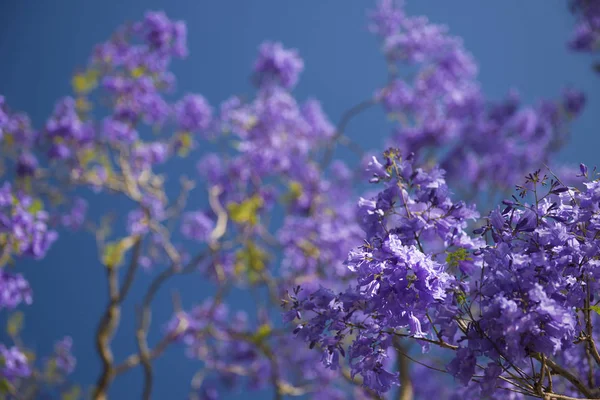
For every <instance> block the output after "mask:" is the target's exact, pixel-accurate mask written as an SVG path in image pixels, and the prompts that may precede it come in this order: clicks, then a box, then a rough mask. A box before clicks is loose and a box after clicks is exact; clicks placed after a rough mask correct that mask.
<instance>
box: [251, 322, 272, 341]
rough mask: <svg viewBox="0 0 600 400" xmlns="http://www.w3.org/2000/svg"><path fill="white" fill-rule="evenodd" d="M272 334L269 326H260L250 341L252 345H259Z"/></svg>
mask: <svg viewBox="0 0 600 400" xmlns="http://www.w3.org/2000/svg"><path fill="white" fill-rule="evenodd" d="M272 332H273V329H272V328H271V325H269V324H262V325H261V326H259V327H258V329H257V330H256V332H255V333H254V335H253V336H252V341H253V342H254V343H261V342H262V341H263V340H265V339H266V338H268V337H269V336H270V335H271V333H272Z"/></svg>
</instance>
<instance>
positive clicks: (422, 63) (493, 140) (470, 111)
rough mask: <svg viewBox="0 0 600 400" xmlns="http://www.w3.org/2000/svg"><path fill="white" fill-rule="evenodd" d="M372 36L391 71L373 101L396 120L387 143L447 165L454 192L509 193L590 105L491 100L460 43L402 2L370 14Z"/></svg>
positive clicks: (578, 97)
mask: <svg viewBox="0 0 600 400" xmlns="http://www.w3.org/2000/svg"><path fill="white" fill-rule="evenodd" d="M371 22H372V23H371V30H372V31H373V32H374V33H376V34H377V35H378V36H379V37H380V38H381V40H382V41H383V51H384V53H385V55H386V58H387V60H388V63H390V65H391V66H393V71H395V70H396V68H402V69H405V70H406V71H407V72H409V73H408V77H405V76H406V75H407V74H404V73H402V74H399V73H395V72H393V73H392V75H391V76H390V83H389V84H388V85H387V86H386V87H384V88H382V89H381V90H379V91H378V92H377V93H376V96H375V99H376V100H377V101H378V102H380V103H381V104H382V105H383V107H384V109H385V111H386V112H387V113H388V114H390V115H391V116H392V117H393V119H394V120H397V121H398V124H397V126H396V127H395V131H394V134H393V135H392V138H391V140H390V141H388V143H389V144H390V145H391V146H395V147H399V148H401V149H402V150H403V151H404V152H405V154H409V153H410V152H414V153H415V154H416V155H417V156H418V157H419V160H420V161H421V162H434V163H436V164H439V165H441V166H442V167H443V168H444V169H445V170H446V171H447V174H448V179H449V181H450V182H451V183H452V185H453V187H455V188H456V189H458V188H461V189H463V190H465V191H466V192H467V194H472V192H473V189H475V190H484V189H491V190H497V189H500V190H507V189H508V188H510V187H511V186H512V185H513V184H514V182H516V181H518V179H519V178H520V177H521V176H523V175H525V174H526V173H527V172H529V171H531V170H535V169H537V168H540V167H542V166H543V165H544V164H546V163H549V162H550V161H551V158H550V157H551V156H552V154H553V153H555V152H556V151H557V150H558V149H559V148H560V146H561V144H562V142H564V139H565V138H566V135H567V132H568V125H567V123H568V121H569V120H570V119H571V118H573V117H574V116H577V115H578V114H579V113H580V111H581V109H582V107H583V105H584V103H585V98H584V97H583V95H582V94H581V93H579V92H576V91H574V90H573V89H568V90H566V92H565V94H564V99H563V100H561V101H558V102H550V101H542V102H540V104H538V105H537V106H521V105H520V101H519V97H518V95H517V93H516V92H511V93H510V95H509V96H508V98H507V99H506V100H505V101H502V102H499V103H491V102H490V101H488V100H487V99H486V98H485V97H484V95H483V93H482V91H481V88H480V85H479V82H478V81H477V66H476V64H475V62H474V60H473V57H472V56H471V54H470V53H468V52H467V51H466V50H465V48H464V47H463V44H462V41H461V40H460V38H457V37H454V36H451V35H449V34H448V29H447V28H446V27H445V26H441V25H436V24H432V23H430V22H429V21H428V20H427V19H426V18H425V17H410V16H407V15H405V13H404V11H403V8H402V4H401V2H395V1H393V0H384V1H381V2H380V3H379V7H378V8H377V9H376V10H375V11H374V12H373V13H372V17H371Z"/></svg>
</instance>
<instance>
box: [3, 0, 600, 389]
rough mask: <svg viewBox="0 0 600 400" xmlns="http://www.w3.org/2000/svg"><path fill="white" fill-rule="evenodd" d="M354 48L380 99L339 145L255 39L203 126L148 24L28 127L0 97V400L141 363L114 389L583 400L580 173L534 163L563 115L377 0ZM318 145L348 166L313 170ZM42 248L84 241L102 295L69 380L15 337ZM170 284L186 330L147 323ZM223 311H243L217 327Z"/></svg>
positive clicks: (587, 266)
mask: <svg viewBox="0 0 600 400" xmlns="http://www.w3.org/2000/svg"><path fill="white" fill-rule="evenodd" d="M571 3H572V4H571V7H572V11H573V13H574V14H575V15H576V16H577V19H578V22H577V26H576V28H575V33H574V36H573V38H571V39H570V41H569V42H568V45H569V46H570V47H571V48H573V49H574V50H579V51H587V52H592V51H597V49H598V48H599V46H600V1H598V0H588V1H585V0H581V1H572V2H571ZM369 28H370V30H371V31H372V32H373V34H375V35H376V36H377V37H378V38H379V39H380V41H381V48H382V52H383V55H384V57H385V60H386V63H387V65H388V71H387V80H386V81H387V83H386V84H385V86H383V87H380V88H374V90H373V94H372V96H371V97H370V98H367V99H366V100H365V101H364V102H362V103H359V104H357V105H355V106H354V107H352V108H350V109H349V110H348V111H347V112H346V113H345V114H344V115H343V116H342V118H341V120H340V121H339V122H338V123H337V124H334V123H332V122H330V120H329V119H328V117H327V115H326V113H325V111H324V110H323V109H322V108H321V106H320V103H319V102H318V100H315V99H312V100H308V101H306V102H304V103H299V102H298V101H297V100H296V99H295V98H294V96H293V93H292V92H293V89H294V87H295V86H296V85H297V84H298V82H299V78H300V75H301V72H302V70H303V68H304V63H303V60H302V58H301V57H300V55H299V53H298V51H297V50H294V49H288V48H285V47H284V46H283V45H282V44H281V43H279V42H271V41H268V42H264V43H263V44H261V45H260V47H259V49H258V56H257V58H256V62H255V64H254V69H253V75H252V76H253V82H254V84H255V86H256V92H255V93H253V94H252V95H249V96H247V97H241V96H233V97H231V98H229V99H228V100H226V101H224V102H223V103H222V104H220V105H219V107H214V106H212V105H210V104H209V102H208V101H207V100H206V99H205V98H204V97H203V96H202V95H200V94H194V93H189V94H185V95H183V96H182V97H180V98H175V96H174V94H173V93H174V88H175V77H174V75H173V74H172V73H171V72H170V66H171V62H172V60H173V59H181V58H185V56H186V54H187V46H186V41H187V38H186V26H185V24H184V23H183V22H180V21H172V20H170V19H169V18H168V17H167V16H166V15H165V14H164V13H162V12H148V13H147V14H146V15H145V16H144V18H143V19H142V20H141V21H140V22H136V23H133V24H128V25H125V26H122V27H121V28H119V29H117V31H116V32H115V33H114V35H113V36H112V37H111V38H110V39H109V40H107V41H106V42H104V43H101V44H99V45H97V46H96V47H95V48H94V50H93V52H92V54H91V56H90V59H89V62H88V63H87V65H85V67H84V68H82V69H80V70H79V72H77V73H76V74H75V76H74V77H73V81H72V86H73V93H72V95H70V96H67V97H65V98H62V99H59V100H58V101H57V102H56V105H55V108H54V111H53V113H52V114H51V115H50V116H49V117H48V118H47V121H46V123H45V124H44V125H43V126H41V127H34V126H32V124H31V122H30V119H29V118H28V116H27V115H26V114H24V113H21V112H16V111H14V110H12V109H11V108H10V107H9V106H8V105H7V104H6V102H5V99H4V98H2V97H0V149H1V151H2V158H1V160H2V164H3V169H2V175H1V177H2V181H3V182H2V183H1V185H0V266H2V270H1V271H0V309H6V310H3V312H5V313H11V315H10V317H9V324H8V334H9V336H10V337H11V339H12V342H11V343H5V344H0V353H1V354H0V360H1V365H0V367H1V368H0V378H1V380H0V393H1V396H3V397H4V398H11V399H12V398H15V399H38V398H62V399H77V398H93V399H107V398H109V397H110V396H109V394H110V390H111V386H112V384H113V383H114V382H115V380H117V379H119V378H120V376H121V375H123V374H124V373H126V372H128V371H130V370H132V369H137V368H139V369H141V370H142V371H143V376H144V379H143V387H141V388H134V389H132V393H134V392H135V393H137V391H139V393H140V394H141V396H142V398H144V399H149V398H151V396H152V389H153V383H154V381H155V380H156V379H160V378H161V377H160V376H155V374H154V370H153V362H154V361H155V360H156V359H158V358H160V357H161V355H163V354H164V352H165V351H167V350H168V349H170V348H171V347H183V348H184V349H185V353H186V356H187V357H190V358H192V359H194V360H197V364H198V371H199V372H198V373H197V374H196V375H195V376H194V377H193V379H192V381H191V383H190V382H186V381H185V380H182V382H173V383H172V384H173V385H188V384H189V385H190V398H192V399H216V398H219V397H221V396H223V395H226V394H227V393H228V392H229V391H232V390H237V389H240V388H243V389H244V390H245V391H248V390H256V391H258V392H259V393H262V394H263V395H264V396H272V397H273V398H275V399H283V398H284V397H294V396H296V397H301V398H314V399H346V398H357V399H380V398H397V399H400V400H410V399H429V398H434V397H436V398H439V399H485V398H489V399H525V398H542V399H544V400H550V399H565V400H568V399H591V398H597V399H600V353H599V350H598V347H597V346H598V344H597V343H598V341H600V325H599V323H598V322H599V320H600V317H599V316H598V314H600V298H599V297H598V295H597V293H598V292H600V178H599V176H598V174H597V173H596V170H595V169H592V168H589V169H588V167H587V166H585V165H583V164H582V165H581V166H580V168H579V169H577V170H573V169H570V168H567V167H564V166H561V165H557V164H556V162H555V160H554V156H555V155H556V153H557V152H558V151H559V150H560V149H561V147H562V146H563V145H564V143H565V142H566V141H567V140H568V136H569V124H570V121H571V120H572V119H573V118H575V117H576V116H577V115H578V114H579V113H580V111H581V110H582V108H583V107H584V105H585V97H584V95H583V94H582V93H580V92H578V91H576V90H574V89H573V88H566V89H565V91H564V93H562V94H561V95H560V97H559V98H558V100H555V101H541V102H539V103H538V104H533V105H526V104H521V102H520V100H519V96H518V94H517V93H516V92H510V93H509V95H508V96H507V98H506V99H505V100H503V101H500V102H491V101H489V100H488V99H486V98H485V96H484V94H483V92H482V90H481V88H480V85H479V83H478V80H477V64H476V62H475V60H474V59H473V57H472V56H471V54H469V53H468V51H467V50H465V48H464V46H463V44H462V41H461V40H460V38H457V37H454V36H452V35H451V34H450V33H449V32H448V30H447V28H446V27H444V26H441V25H436V24H432V23H430V22H429V21H428V20H427V19H426V18H424V17H412V16H408V15H406V13H405V12H404V10H403V7H402V4H401V2H395V1H393V0H382V1H380V2H379V4H378V5H377V6H376V7H375V9H374V10H373V11H372V12H370V14H369ZM565 40H566V41H567V40H569V39H568V38H565ZM372 107H381V108H383V110H384V111H385V113H386V114H387V115H388V116H389V117H390V118H391V119H392V120H393V121H394V123H393V124H394V128H393V132H391V134H389V132H374V133H373V134H376V135H379V137H382V138H385V140H384V141H385V143H386V148H382V149H371V150H369V151H366V149H361V148H360V147H359V146H358V145H357V144H356V143H354V142H353V141H352V140H351V139H350V138H349V137H348V136H346V134H345V129H346V127H347V125H348V124H349V123H350V122H351V120H352V118H354V117H355V116H356V115H358V114H360V113H361V112H362V111H364V110H366V109H369V108H372ZM336 146H346V147H348V148H349V149H350V150H351V151H352V152H353V154H354V155H355V156H354V163H353V164H351V163H344V162H342V161H340V160H336V159H335V158H334V154H335V148H336ZM190 157H195V158H197V160H198V161H197V171H185V174H184V175H182V176H181V177H180V179H179V182H180V189H179V190H178V191H177V192H176V193H174V192H173V191H172V190H170V189H169V190H167V187H170V188H172V187H173V184H172V182H173V180H174V177H173V176H169V175H172V172H173V171H174V170H177V168H176V167H175V168H173V167H171V168H167V167H166V166H167V165H169V164H177V162H178V159H181V158H190ZM167 183H169V185H168V184H167ZM192 193H193V196H192ZM115 198H116V199H117V200H118V201H119V202H120V203H122V204H126V205H127V207H128V208H129V211H128V213H126V214H124V215H121V214H120V213H117V214H107V215H105V216H103V217H100V218H97V217H96V215H97V213H88V212H87V211H88V208H89V207H90V204H92V203H93V202H92V201H89V200H90V199H94V201H97V199H115ZM86 199H87V200H86ZM198 199H201V200H198ZM88 201H89V202H88ZM113 201H114V200H113ZM92 215H94V217H92ZM65 230H75V231H80V232H82V233H89V234H90V240H95V241H96V243H97V248H98V254H97V255H94V257H93V258H94V260H96V259H97V260H98V261H99V262H98V264H101V266H102V268H103V270H104V271H105V273H106V274H105V275H106V282H102V284H103V285H105V286H106V288H107V293H108V297H107V299H106V307H105V309H104V312H103V314H102V315H98V326H97V331H96V335H95V337H94V338H93V341H94V343H95V348H94V349H93V350H94V351H95V353H96V354H97V357H98V359H99V361H100V365H101V369H100V374H99V376H98V377H97V379H96V381H95V382H80V383H79V384H80V385H78V384H77V382H72V381H71V379H70V374H71V373H72V372H73V370H74V368H75V367H76V360H75V358H74V357H73V355H72V354H71V350H72V347H73V346H88V345H90V343H92V341H91V340H90V342H89V343H73V342H72V339H71V338H70V337H65V338H57V339H58V340H57V343H56V347H55V351H54V353H53V354H50V355H35V354H33V353H32V352H31V351H30V350H28V347H27V343H23V340H22V339H21V336H20V332H21V329H22V321H23V318H24V313H23V311H25V312H26V310H27V308H26V305H27V304H30V303H31V302H32V299H33V297H32V289H31V287H30V285H29V283H28V282H27V280H26V278H25V276H26V274H27V271H23V274H25V275H23V274H22V273H21V272H17V271H19V269H20V265H21V263H20V261H21V260H22V259H24V258H26V257H30V258H34V259H38V260H42V261H40V263H43V259H44V257H45V255H46V253H47V252H48V251H49V249H50V248H51V246H52V244H53V243H54V242H55V241H56V240H60V232H61V231H65ZM94 262H95V261H94ZM140 274H146V275H149V276H150V277H151V281H150V283H149V285H148V287H147V289H146V291H145V295H144V296H143V298H142V299H141V301H140V302H139V305H138V307H137V312H136V314H135V315H127V314H122V306H123V302H124V301H125V299H126V298H127V297H128V295H129V294H130V289H131V287H132V285H133V283H134V281H135V280H136V278H137V277H139V276H140ZM185 274H199V275H201V276H202V278H203V279H204V280H205V281H206V282H209V283H210V286H211V288H212V290H211V291H210V292H209V293H202V295H201V296H200V295H199V296H198V299H197V303H198V304H199V305H198V306H197V307H195V308H192V309H184V308H182V307H181V306H180V305H179V302H178V301H177V298H175V300H174V302H173V310H174V311H173V316H172V318H171V319H170V320H169V321H159V323H158V324H157V323H155V324H154V325H152V324H151V316H152V309H153V304H154V299H155V296H156V294H157V293H158V292H159V290H160V289H161V288H162V287H163V286H164V285H165V284H166V283H167V282H169V281H170V280H171V279H172V278H173V277H175V276H178V275H185ZM240 291H243V292H248V293H251V295H252V296H254V297H253V298H254V302H253V303H252V304H249V305H248V306H247V307H245V308H236V307H233V306H232V305H231V302H230V301H229V300H230V299H231V296H233V295H234V294H235V293H239V292H240ZM36 301H43V299H36ZM17 307H19V311H13V310H15V309H16V308H17ZM21 310H22V311H21ZM123 319H135V323H136V332H135V343H136V344H137V346H136V348H132V349H131V350H130V352H129V353H127V354H115V353H114V352H113V348H112V339H113V337H114V335H115V334H116V332H117V331H118V329H119V326H120V322H121V320H123ZM151 329H152V330H158V331H159V332H161V334H162V339H161V340H160V341H158V342H156V343H150V342H149V340H148V335H149V332H150V331H151ZM89 353H90V354H93V352H92V349H90V352H89ZM88 388H89V390H88ZM238 393H239V392H238Z"/></svg>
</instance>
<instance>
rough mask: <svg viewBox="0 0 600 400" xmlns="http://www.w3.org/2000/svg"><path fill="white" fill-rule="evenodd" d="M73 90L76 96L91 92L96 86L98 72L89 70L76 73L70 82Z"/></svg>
mask: <svg viewBox="0 0 600 400" xmlns="http://www.w3.org/2000/svg"><path fill="white" fill-rule="evenodd" d="M71 84H72V85H73V90H74V91H75V92H76V93H78V94H85V93H88V92H90V91H92V90H93V89H94V88H95V87H96V86H97V85H98V72H96V71H95V70H89V71H85V72H82V73H78V74H76V75H75V76H74V77H73V80H72V81H71Z"/></svg>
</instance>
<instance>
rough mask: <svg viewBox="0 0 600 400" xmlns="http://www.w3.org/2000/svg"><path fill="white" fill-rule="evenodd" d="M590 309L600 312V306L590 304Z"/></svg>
mask: <svg viewBox="0 0 600 400" xmlns="http://www.w3.org/2000/svg"><path fill="white" fill-rule="evenodd" d="M590 309H591V310H592V311H594V312H596V313H597V314H600V306H590Z"/></svg>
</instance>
